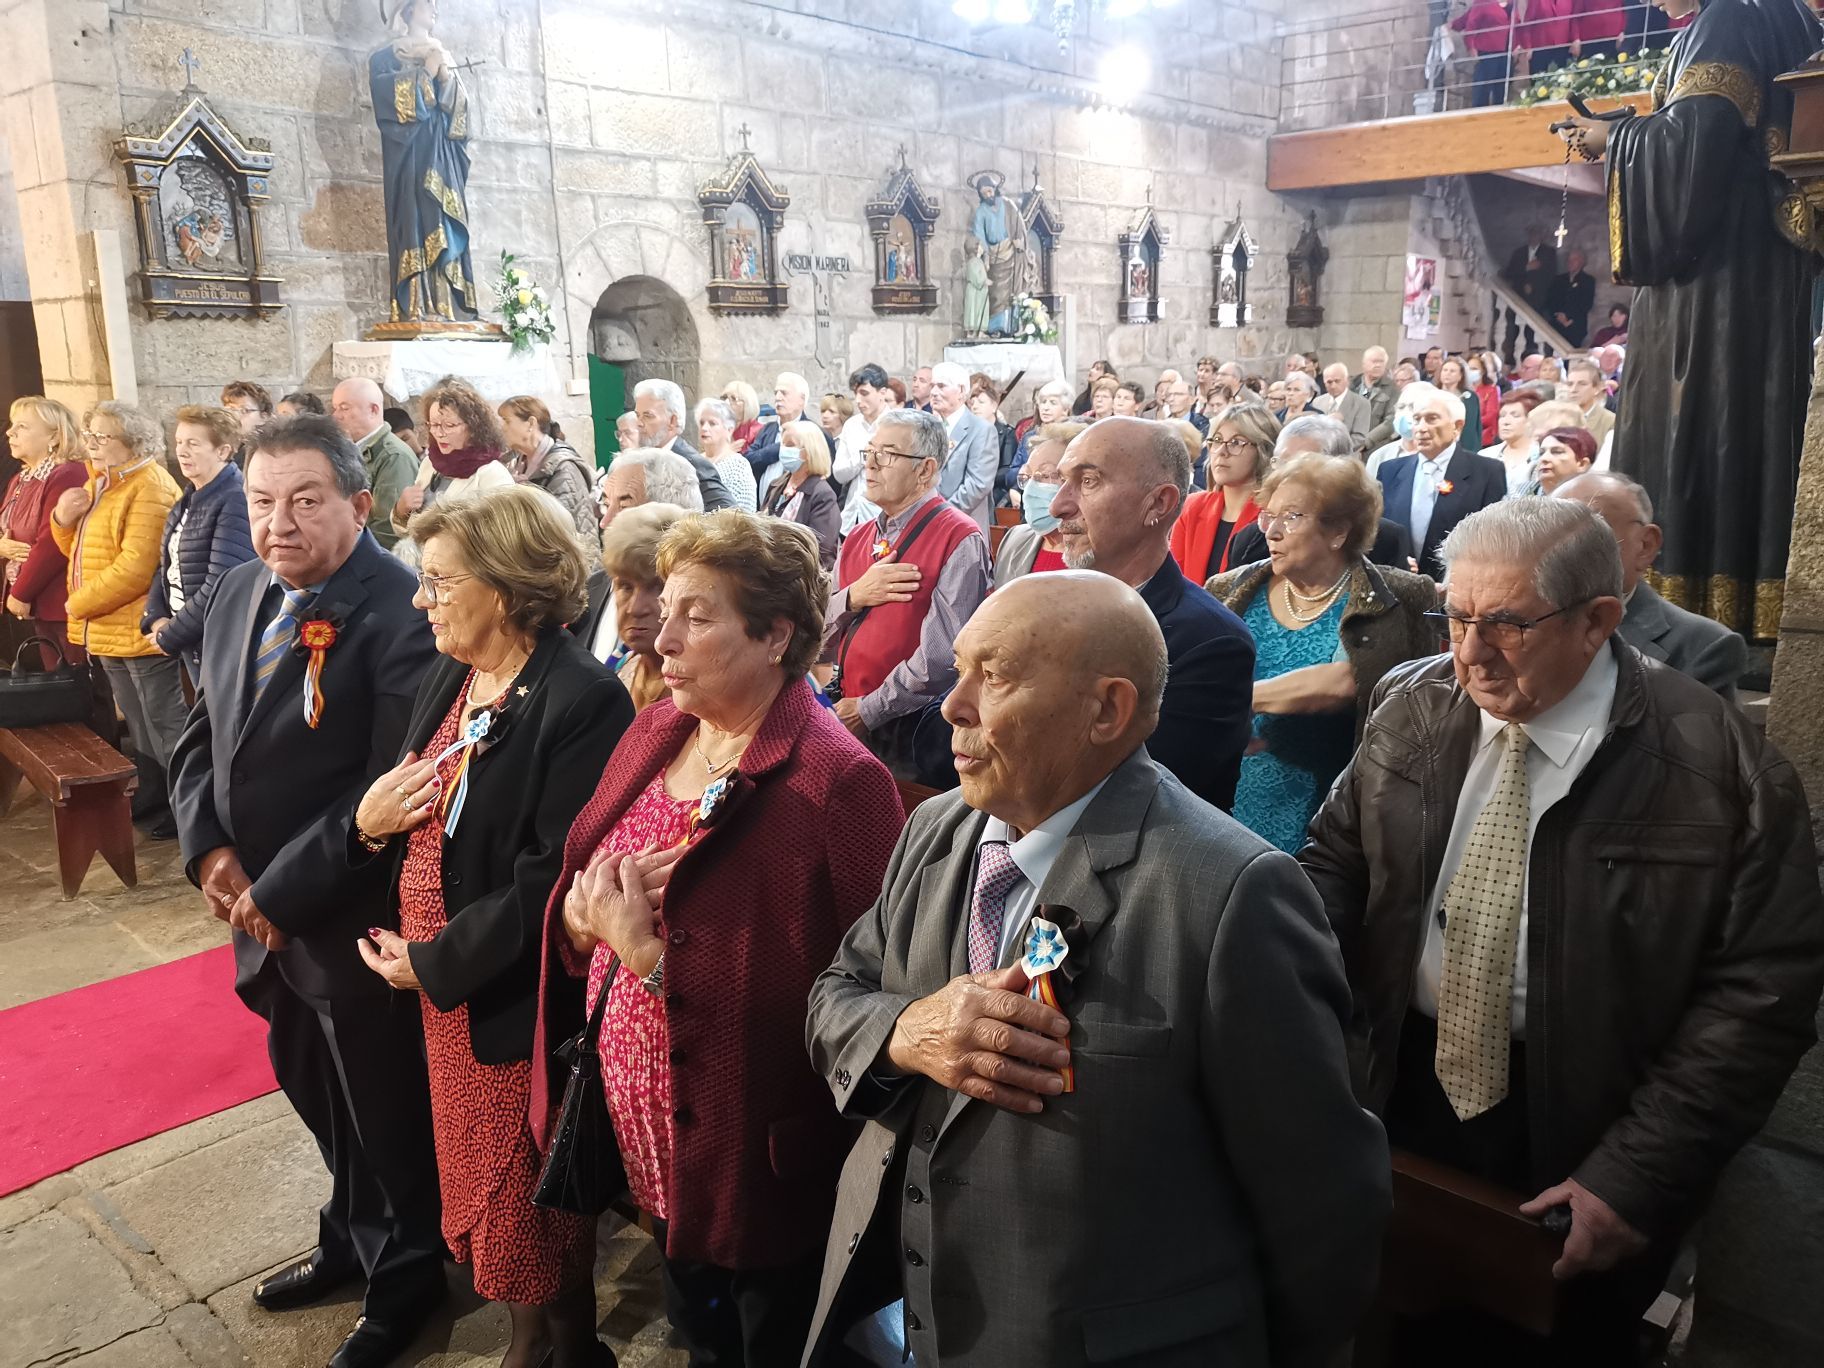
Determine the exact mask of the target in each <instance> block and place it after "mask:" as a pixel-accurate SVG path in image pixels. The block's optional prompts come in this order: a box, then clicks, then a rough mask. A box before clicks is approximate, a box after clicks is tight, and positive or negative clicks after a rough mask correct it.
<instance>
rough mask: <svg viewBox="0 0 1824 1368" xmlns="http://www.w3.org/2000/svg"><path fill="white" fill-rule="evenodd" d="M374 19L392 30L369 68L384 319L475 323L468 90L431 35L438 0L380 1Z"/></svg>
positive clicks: (451, 326) (456, 325)
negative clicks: (385, 286)
mask: <svg viewBox="0 0 1824 1368" xmlns="http://www.w3.org/2000/svg"><path fill="white" fill-rule="evenodd" d="M380 18H381V22H382V23H383V24H385V25H386V28H387V31H388V32H389V33H391V34H393V35H395V36H394V37H393V39H392V41H391V42H389V43H387V45H386V46H384V47H382V48H380V49H379V50H378V51H377V52H375V53H373V55H372V56H370V57H369V58H368V61H367V71H368V84H369V87H370V89H371V91H372V93H373V99H374V122H375V123H377V124H378V125H379V127H380V150H381V157H382V161H383V165H384V175H385V190H386V254H387V278H388V280H389V282H390V283H391V288H392V303H391V308H390V310H389V321H390V323H391V324H395V325H398V324H426V325H429V326H428V327H427V329H426V330H427V331H461V330H462V327H461V325H463V324H474V323H475V321H476V317H477V303H478V297H477V294H476V290H475V277H474V272H473V271H472V269H471V268H470V265H469V222H470V214H469V206H468V187H469V150H468V138H469V99H468V93H467V91H466V90H465V89H464V88H463V82H462V76H461V74H460V73H459V72H458V71H457V70H456V62H455V59H454V58H452V57H451V56H450V52H449V49H448V48H446V47H444V45H443V44H442V43H441V42H439V41H438V40H437V39H436V38H434V37H432V36H431V26H432V25H433V24H435V23H436V21H437V0H380ZM439 325H443V326H442V327H439Z"/></svg>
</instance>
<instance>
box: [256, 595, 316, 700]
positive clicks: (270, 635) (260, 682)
mask: <svg viewBox="0 0 1824 1368" xmlns="http://www.w3.org/2000/svg"><path fill="white" fill-rule="evenodd" d="M310 598H311V592H310V590H308V589H287V590H286V591H285V601H284V602H283V603H281V604H280V605H279V611H278V612H277V613H275V614H273V618H272V621H271V622H269V623H267V624H266V630H265V631H263V632H261V633H260V649H259V651H258V652H257V653H256V654H255V655H254V658H253V696H254V698H256V699H257V698H258V697H259V696H260V694H261V693H263V692H264V691H265V688H266V681H267V680H269V679H271V678H272V676H273V673H274V671H276V670H277V669H278V668H279V662H280V661H281V660H283V659H285V652H286V651H287V650H289V649H290V648H291V639H292V638H293V637H294V636H296V635H297V634H298V615H299V614H300V613H302V612H303V611H304V604H305V603H306V602H307V601H308V600H309V599H310Z"/></svg>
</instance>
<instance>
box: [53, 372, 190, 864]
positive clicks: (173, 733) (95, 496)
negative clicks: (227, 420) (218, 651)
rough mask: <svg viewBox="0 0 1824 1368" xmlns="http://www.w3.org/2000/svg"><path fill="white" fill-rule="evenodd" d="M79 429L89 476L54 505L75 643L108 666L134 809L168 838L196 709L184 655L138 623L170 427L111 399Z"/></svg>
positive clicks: (163, 509)
mask: <svg viewBox="0 0 1824 1368" xmlns="http://www.w3.org/2000/svg"><path fill="white" fill-rule="evenodd" d="M82 427H83V433H82V436H83V440H84V441H85V442H86V443H87V444H88V449H89V479H88V483H87V484H85V485H83V487H82V488H80V489H69V490H65V491H64V493H63V495H62V496H61V497H60V498H59V499H58V500H57V505H56V507H55V508H54V509H52V511H51V535H52V536H53V537H54V538H55V539H56V542H57V545H58V548H59V549H60V550H62V551H63V553H64V554H65V555H66V556H68V557H69V561H70V568H69V618H70V640H71V641H75V642H79V643H80V644H82V645H83V646H85V647H87V648H88V652H89V655H90V657H91V658H92V659H93V660H94V662H95V663H96V664H97V665H99V666H101V669H102V673H103V674H105V675H106V676H107V679H108V684H109V686H110V687H111V688H112V690H113V693H114V698H115V701H116V702H118V703H119V704H120V711H121V714H122V716H124V717H125V718H126V720H127V736H128V737H129V738H130V739H131V741H132V743H133V750H134V752H135V755H136V757H137V758H138V761H139V766H140V793H139V794H138V795H136V796H135V798H134V803H133V807H134V814H135V816H140V817H148V818H151V819H153V821H154V823H155V824H154V826H153V828H152V830H151V832H150V834H151V835H152V836H153V837H155V838H157V839H161V840H170V839H172V838H173V837H175V836H176V835H177V829H176V827H175V825H174V824H173V823H172V821H171V814H170V810H169V807H168V805H167V803H166V795H165V770H166V767H167V766H168V765H170V763H171V752H172V751H173V750H174V749H175V748H176V746H177V736H178V733H179V732H181V731H182V730H183V728H184V719H185V718H186V716H188V711H189V710H188V709H187V708H186V707H185V706H184V688H183V682H182V678H181V676H180V674H179V666H178V662H177V657H176V656H168V655H165V654H164V653H162V652H161V651H160V650H159V649H158V647H157V646H155V645H153V644H152V641H151V639H150V638H148V637H146V636H145V635H144V634H143V633H141V632H140V630H139V620H140V616H141V614H143V613H144V612H145V608H146V591H147V590H148V589H149V588H151V586H152V576H153V575H155V574H156V573H157V572H158V559H159V557H158V552H159V545H158V543H159V538H160V537H161V536H162V535H163V533H164V529H165V518H166V516H167V515H168V514H169V513H170V512H171V505H172V504H174V503H176V502H177V498H178V488H177V481H175V480H173V479H172V478H171V476H170V475H169V474H168V473H167V472H166V470H165V467H164V461H163V458H164V451H165V434H164V430H163V429H162V428H161V427H159V425H158V423H157V422H156V421H155V420H154V419H152V418H151V417H149V416H148V415H146V414H144V413H141V412H140V411H139V410H138V409H136V408H134V407H133V406H132V405H131V404H122V403H117V402H115V401H113V400H104V401H103V402H101V403H99V404H97V405H95V407H94V408H92V409H90V410H89V411H88V412H87V413H86V414H84V415H83V420H82ZM178 531H179V532H180V533H181V532H182V529H181V528H180V529H178Z"/></svg>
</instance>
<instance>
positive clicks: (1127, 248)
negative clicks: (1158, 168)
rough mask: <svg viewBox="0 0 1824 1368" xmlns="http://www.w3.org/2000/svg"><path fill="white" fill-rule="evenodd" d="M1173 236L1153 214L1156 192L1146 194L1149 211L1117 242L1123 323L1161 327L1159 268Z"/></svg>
mask: <svg viewBox="0 0 1824 1368" xmlns="http://www.w3.org/2000/svg"><path fill="white" fill-rule="evenodd" d="M1170 241H1171V235H1170V234H1169V233H1167V232H1166V230H1165V229H1164V228H1163V227H1162V226H1161V225H1160V223H1159V220H1158V218H1157V217H1156V216H1155V215H1154V213H1153V192H1152V190H1151V189H1150V188H1149V189H1148V190H1147V192H1146V208H1144V209H1142V210H1141V211H1140V217H1139V218H1137V219H1135V220H1134V223H1133V226H1132V227H1131V228H1129V229H1128V230H1127V231H1126V232H1125V233H1123V234H1121V236H1120V237H1119V238H1118V239H1117V240H1116V242H1117V245H1118V246H1119V248H1120V251H1121V301H1120V307H1119V310H1118V312H1117V314H1116V317H1117V318H1119V319H1120V321H1121V322H1123V323H1157V322H1158V321H1159V306H1160V305H1161V304H1162V303H1164V301H1163V300H1162V299H1161V298H1160V297H1159V264H1160V261H1161V259H1162V258H1163V256H1164V253H1165V247H1166V244H1167V243H1168V242H1170Z"/></svg>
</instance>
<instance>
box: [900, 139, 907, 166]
mask: <svg viewBox="0 0 1824 1368" xmlns="http://www.w3.org/2000/svg"><path fill="white" fill-rule="evenodd" d="M899 169H900V170H901V171H904V170H905V169H906V145H905V144H904V143H903V142H902V143H901V144H900V145H899Z"/></svg>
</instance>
